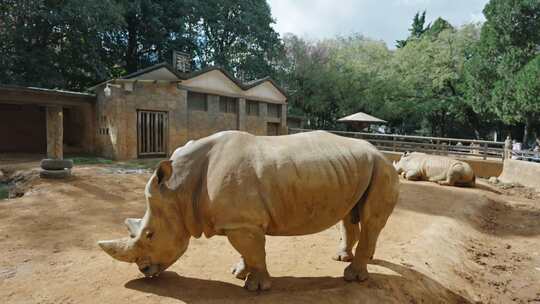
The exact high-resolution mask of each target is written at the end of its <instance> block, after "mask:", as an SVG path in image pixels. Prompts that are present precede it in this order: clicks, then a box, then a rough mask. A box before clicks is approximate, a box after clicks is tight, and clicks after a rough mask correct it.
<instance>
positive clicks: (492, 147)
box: [289, 128, 504, 160]
mask: <svg viewBox="0 0 540 304" xmlns="http://www.w3.org/2000/svg"><path fill="white" fill-rule="evenodd" d="M309 131H314V130H309V129H296V128H289V134H294V133H301V132H309ZM328 132H331V133H334V134H337V135H341V136H345V137H353V138H360V139H364V140H367V141H369V142H370V143H372V144H373V145H374V146H376V147H377V148H378V149H379V150H382V151H393V152H406V151H411V152H413V151H416V152H424V153H428V154H435V155H455V156H460V157H472V158H482V159H488V158H490V159H500V160H503V159H504V142H496V141H487V140H473V139H460V138H444V137H426V136H411V135H399V134H377V133H362V132H345V131H328Z"/></svg>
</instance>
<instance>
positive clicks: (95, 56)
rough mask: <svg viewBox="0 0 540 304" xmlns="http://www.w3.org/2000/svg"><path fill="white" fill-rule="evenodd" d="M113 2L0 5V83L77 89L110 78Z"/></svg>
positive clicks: (116, 18) (34, 0)
mask: <svg viewBox="0 0 540 304" xmlns="http://www.w3.org/2000/svg"><path fill="white" fill-rule="evenodd" d="M120 24H121V15H120V14H119V7H118V6H117V5H116V3H115V2H114V1H108V0H104V1H83V0H66V1H43V0H29V1H16V0H5V1H2V2H0V82H1V83H7V84H18V85H33V86H42V87H53V88H54V87H57V88H69V89H82V88H84V87H87V86H88V85H90V84H93V83H95V81H96V79H103V78H105V77H106V76H107V75H108V74H109V73H110V65H109V64H107V62H108V47H110V43H109V42H110V39H109V37H108V36H106V35H103V33H104V32H105V31H106V30H112V29H115V28H117V27H118V26H119V25H120Z"/></svg>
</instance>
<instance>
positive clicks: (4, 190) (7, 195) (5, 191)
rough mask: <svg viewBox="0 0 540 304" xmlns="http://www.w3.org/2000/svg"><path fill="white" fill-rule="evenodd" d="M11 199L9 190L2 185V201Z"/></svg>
mask: <svg viewBox="0 0 540 304" xmlns="http://www.w3.org/2000/svg"><path fill="white" fill-rule="evenodd" d="M6 198H9V188H8V186H7V185H5V184H0V200H3V199H6Z"/></svg>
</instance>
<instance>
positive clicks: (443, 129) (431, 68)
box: [393, 25, 479, 137]
mask: <svg viewBox="0 0 540 304" xmlns="http://www.w3.org/2000/svg"><path fill="white" fill-rule="evenodd" d="M476 39H478V28H477V27H476V26H474V25H468V26H465V27H463V28H462V29H459V30H454V29H452V28H449V29H446V30H443V31H441V32H440V33H439V34H438V35H436V36H432V35H424V36H422V37H421V38H420V39H415V40H411V41H409V43H407V45H406V46H405V47H403V48H401V49H399V50H398V51H396V54H395V56H394V58H393V62H394V73H396V75H395V77H394V78H396V79H399V80H400V87H401V88H402V90H403V92H404V93H403V95H402V96H400V97H399V100H397V101H396V102H398V103H405V105H407V106H408V107H410V108H409V111H404V112H403V114H404V115H405V116H406V117H407V119H409V120H416V121H418V122H419V124H420V126H423V127H424V128H425V129H427V130H426V131H428V132H429V133H430V134H431V135H433V136H448V135H452V136H456V135H457V134H456V133H455V131H456V128H455V126H456V125H458V124H468V125H469V126H472V129H473V130H477V132H476V133H479V131H478V129H479V126H478V117H476V116H471V113H473V112H472V111H471V109H470V108H469V107H468V106H467V105H466V104H465V103H464V94H463V66H464V62H465V60H466V58H467V57H468V56H469V55H470V52H471V50H470V45H471V44H472V43H473V42H474V41H475V40H476ZM398 107H399V106H398ZM421 132H422V133H426V132H425V131H421ZM477 137H478V135H477Z"/></svg>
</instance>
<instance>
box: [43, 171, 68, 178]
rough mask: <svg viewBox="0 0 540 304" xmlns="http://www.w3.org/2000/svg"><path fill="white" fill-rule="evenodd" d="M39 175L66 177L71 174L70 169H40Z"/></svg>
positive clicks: (44, 176)
mask: <svg viewBox="0 0 540 304" xmlns="http://www.w3.org/2000/svg"><path fill="white" fill-rule="evenodd" d="M39 176H40V177H41V178H67V177H70V176H71V169H62V170H41V171H40V172H39Z"/></svg>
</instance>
